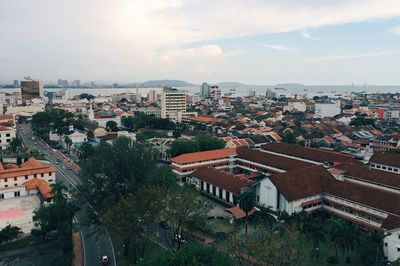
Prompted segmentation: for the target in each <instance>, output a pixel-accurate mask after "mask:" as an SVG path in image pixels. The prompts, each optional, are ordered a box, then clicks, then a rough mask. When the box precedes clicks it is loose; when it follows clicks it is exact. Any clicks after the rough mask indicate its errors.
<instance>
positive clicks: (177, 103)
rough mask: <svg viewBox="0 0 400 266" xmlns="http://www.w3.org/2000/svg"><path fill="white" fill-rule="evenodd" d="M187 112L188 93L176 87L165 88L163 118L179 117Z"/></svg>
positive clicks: (162, 102)
mask: <svg viewBox="0 0 400 266" xmlns="http://www.w3.org/2000/svg"><path fill="white" fill-rule="evenodd" d="M183 112H186V93H185V92H182V91H179V90H178V89H175V88H164V90H163V92H162V93H161V118H171V119H177V117H178V114H179V113H183Z"/></svg>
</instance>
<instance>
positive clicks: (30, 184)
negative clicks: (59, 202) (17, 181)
mask: <svg viewBox="0 0 400 266" xmlns="http://www.w3.org/2000/svg"><path fill="white" fill-rule="evenodd" d="M24 185H25V187H26V189H28V190H33V189H37V190H39V192H40V194H41V195H42V196H43V198H44V199H46V200H47V199H51V198H53V194H52V193H51V191H52V189H51V187H50V186H49V183H47V181H45V180H43V179H40V178H33V179H31V180H29V181H27V182H25V184H24Z"/></svg>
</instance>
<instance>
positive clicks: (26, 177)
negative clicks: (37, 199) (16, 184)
mask: <svg viewBox="0 0 400 266" xmlns="http://www.w3.org/2000/svg"><path fill="white" fill-rule="evenodd" d="M51 175H52V173H49V176H51ZM33 177H34V178H37V174H34V175H33ZM40 177H44V174H40ZM28 178H29V177H28V176H27V175H26V176H25V180H28ZM17 180H18V177H14V181H17ZM4 182H8V178H4Z"/></svg>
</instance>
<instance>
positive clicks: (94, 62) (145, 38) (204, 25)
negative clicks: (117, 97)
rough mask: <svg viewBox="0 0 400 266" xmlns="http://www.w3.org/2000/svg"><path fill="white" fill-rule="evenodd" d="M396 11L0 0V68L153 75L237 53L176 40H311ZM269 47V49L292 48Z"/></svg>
mask: <svg viewBox="0 0 400 266" xmlns="http://www.w3.org/2000/svg"><path fill="white" fill-rule="evenodd" d="M22 7H23V8H22ZM60 10H62V12H60ZM38 13H40V14H46V16H37V14H38ZM15 14H18V16H15ZM397 16H400V5H399V2H398V0H380V1H376V0H335V1H317V0H314V1H310V0H280V1H276V0H246V1H243V0H218V1H211V0H146V1H140V0H113V1H109V0H85V1H82V0H58V1H54V0H40V1H39V0H38V1H32V0H14V1H0V32H1V34H0V51H7V56H9V57H10V58H13V61H14V63H12V64H10V62H7V63H5V62H4V61H0V73H2V74H4V73H11V71H10V69H21V65H22V66H23V69H24V70H23V72H24V73H33V74H35V75H37V76H41V77H42V78H44V79H47V80H48V79H52V80H55V79H57V78H58V77H64V78H82V79H84V78H85V79H86V78H87V79H109V78H110V77H113V78H118V79H122V80H132V79H138V80H142V79H146V78H149V77H153V73H154V65H157V64H160V62H167V61H168V62H169V63H170V64H172V63H173V62H175V63H174V64H177V62H181V63H182V64H186V66H188V67H189V66H191V65H193V64H195V63H197V61H196V60H201V57H200V56H196V53H198V54H202V55H204V56H205V57H207V58H219V59H220V60H229V59H230V57H229V55H235V54H240V49H239V50H237V51H232V52H229V51H222V48H221V47H223V46H221V47H219V49H220V50H218V49H217V48H216V47H215V46H211V47H210V46H208V45H203V46H205V47H202V48H199V47H197V48H193V49H194V50H190V49H181V48H179V47H187V46H188V45H193V44H196V43H202V44H203V43H214V40H224V41H225V40H227V41H228V42H229V40H231V39H232V38H236V37H248V36H255V35H260V34H270V33H281V32H299V31H300V32H301V33H302V35H303V36H304V37H305V38H314V39H316V37H314V36H312V35H311V34H309V32H307V30H306V29H316V28H321V27H325V26H332V25H341V24H346V23H353V22H364V21H370V20H378V19H388V18H393V17H397ZM71 18H73V19H71ZM49 21H51V23H49ZM27 40H29V43H30V45H29V46H27V45H26V42H27ZM273 46H274V48H273V47H269V48H270V49H278V50H279V49H280V50H281V51H293V50H295V49H293V48H290V47H285V46H281V45H273ZM176 47H178V48H176ZM282 48H283V49H282ZM160 50H164V52H163V53H162V55H161V56H160V52H159V51H160ZM221 51H222V55H221V54H219V53H220V52H221ZM185 57H186V58H185ZM138 62H140V64H139V63H138ZM257 67H258V66H256V68H257ZM232 68H233V67H232ZM251 70H252V69H249V70H248V71H251ZM21 71H22V70H21ZM132 73H135V76H132ZM33 74H32V75H33ZM63 75H65V76H63ZM1 78H7V79H13V78H18V76H17V77H15V76H12V75H10V74H7V76H5V75H2V77H1Z"/></svg>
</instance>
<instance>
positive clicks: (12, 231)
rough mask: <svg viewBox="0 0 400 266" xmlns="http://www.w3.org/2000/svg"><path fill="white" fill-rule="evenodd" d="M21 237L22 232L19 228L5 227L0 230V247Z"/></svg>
mask: <svg viewBox="0 0 400 266" xmlns="http://www.w3.org/2000/svg"><path fill="white" fill-rule="evenodd" d="M21 235H22V231H21V228H20V227H18V226H12V225H10V224H8V225H7V226H6V227H4V228H3V229H1V230H0V245H1V244H2V243H7V242H9V241H11V240H13V239H15V238H18V237H19V236H21Z"/></svg>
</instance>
